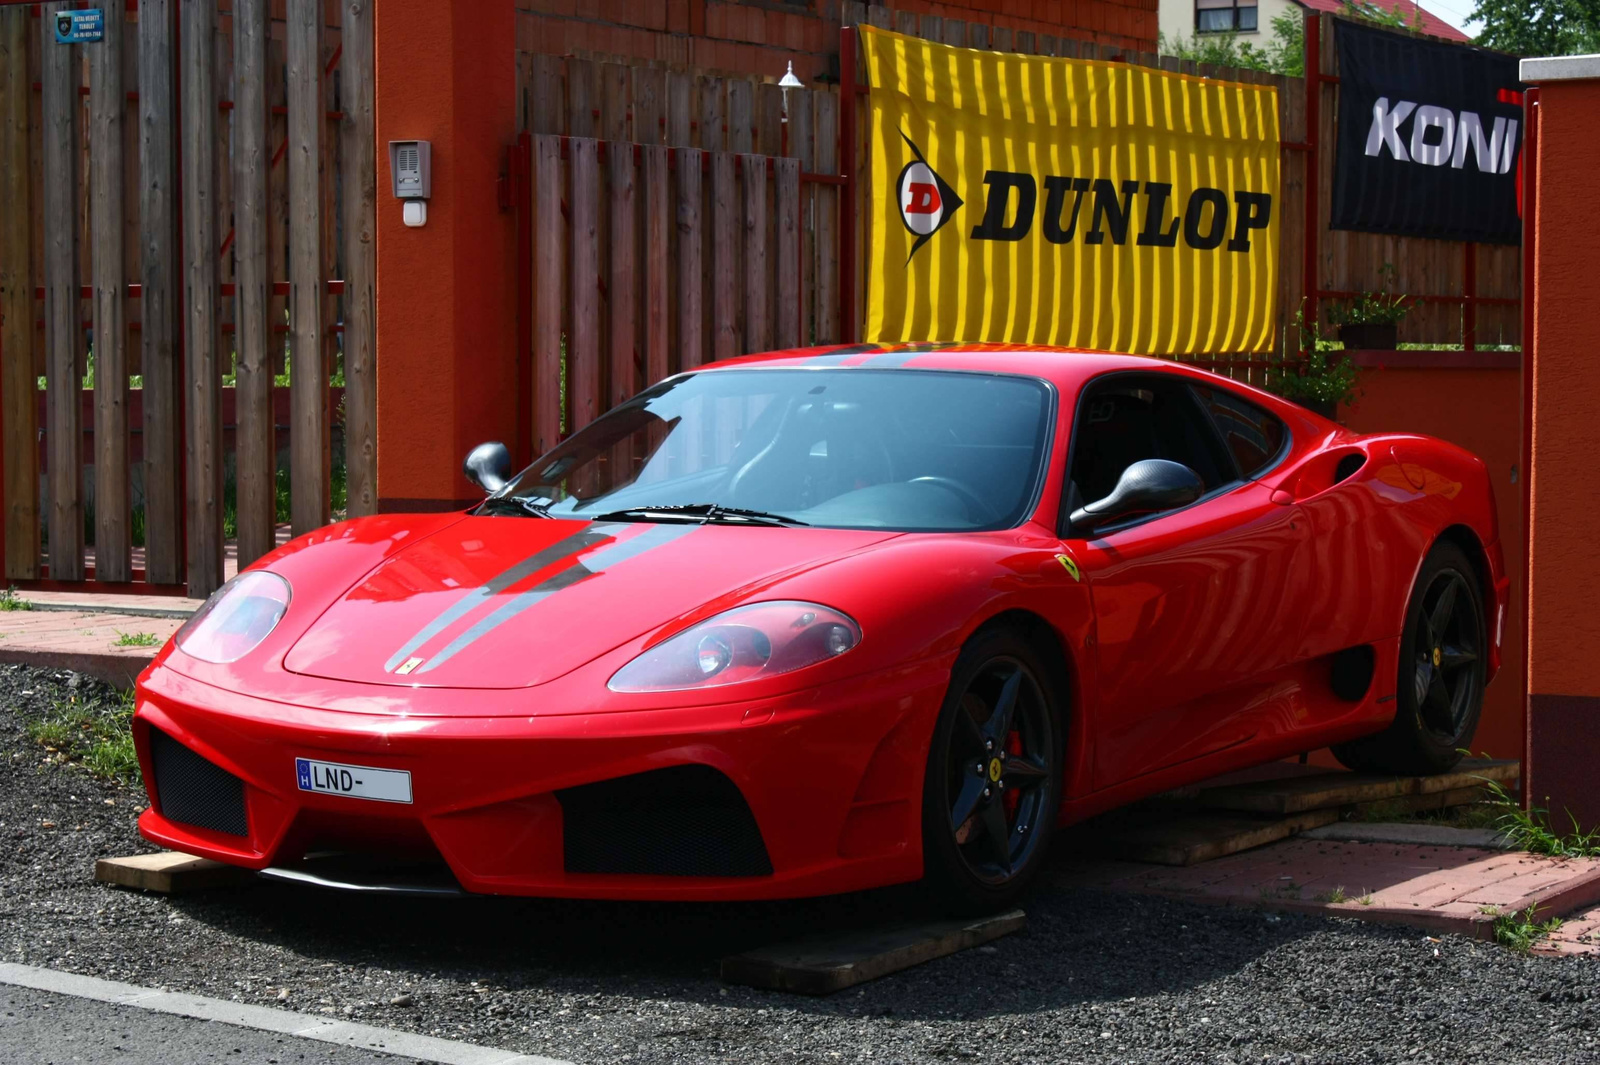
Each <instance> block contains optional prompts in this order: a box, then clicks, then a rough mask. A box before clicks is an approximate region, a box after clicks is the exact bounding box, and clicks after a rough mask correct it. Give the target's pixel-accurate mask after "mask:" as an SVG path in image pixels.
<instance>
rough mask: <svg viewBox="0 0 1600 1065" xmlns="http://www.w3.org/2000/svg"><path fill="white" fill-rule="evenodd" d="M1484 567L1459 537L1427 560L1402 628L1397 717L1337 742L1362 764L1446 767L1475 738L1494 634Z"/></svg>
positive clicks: (1369, 767) (1366, 768)
mask: <svg viewBox="0 0 1600 1065" xmlns="http://www.w3.org/2000/svg"><path fill="white" fill-rule="evenodd" d="M1487 635H1488V634H1487V632H1486V625H1485V619H1484V614H1483V593H1482V590H1481V589H1480V587H1479V584H1478V575H1477V571H1476V570H1475V569H1474V568H1473V565H1472V562H1471V560H1469V559H1468V558H1467V556H1466V553H1465V552H1463V551H1462V550H1461V548H1459V547H1457V546H1456V545H1455V544H1452V543H1448V542H1440V543H1437V544H1435V545H1434V547H1433V550H1432V551H1429V552H1428V557H1427V558H1426V559H1424V560H1423V563H1422V571H1421V572H1420V573H1418V574H1417V581H1416V584H1415V585H1414V586H1413V587H1412V589H1411V599H1410V602H1409V603H1408V604H1407V606H1406V619H1405V629H1404V630H1403V632H1402V633H1401V636H1400V677H1399V681H1398V683H1397V685H1396V687H1395V715H1394V721H1393V722H1391V723H1390V725H1389V727H1388V728H1387V729H1385V730H1384V731H1382V732H1379V733H1376V734H1375V735H1372V736H1364V737H1362V738H1361V739H1359V740H1354V741H1352V742H1350V743H1344V744H1339V745H1338V746H1336V747H1334V748H1333V754H1334V757H1336V758H1338V759H1339V761H1341V762H1343V763H1344V764H1345V765H1347V766H1349V767H1350V768H1351V769H1354V770H1356V771H1358V772H1363V773H1393V774H1397V775H1400V776H1427V775H1429V774H1433V773H1443V772H1445V771H1446V770H1448V769H1450V768H1451V767H1453V766H1454V765H1455V764H1456V763H1457V762H1459V761H1460V760H1461V755H1462V750H1463V749H1465V748H1467V747H1469V746H1471V744H1472V736H1473V733H1474V732H1476V731H1477V728H1478V715H1479V714H1480V713H1481V712H1482V710H1483V689H1484V685H1485V684H1486V683H1487V682H1486V680H1485V677H1486V675H1487V664H1488V663H1487V659H1488V639H1487Z"/></svg>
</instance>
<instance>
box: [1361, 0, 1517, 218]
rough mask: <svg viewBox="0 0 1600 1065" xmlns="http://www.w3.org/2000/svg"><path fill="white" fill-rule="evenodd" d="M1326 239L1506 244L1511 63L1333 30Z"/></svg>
mask: <svg viewBox="0 0 1600 1065" xmlns="http://www.w3.org/2000/svg"><path fill="white" fill-rule="evenodd" d="M1337 25H1338V30H1337V31H1336V33H1337V36H1338V45H1339V138H1338V152H1337V155H1336V156H1335V159H1334V171H1333V214H1332V218H1331V221H1330V225H1331V227H1332V228H1334V229H1359V230H1365V231H1367V232H1372V233H1393V234H1397V235H1401V236H1408V237H1435V238H1437V239H1440V240H1470V241H1478V242H1481V243H1484V244H1516V243H1517V242H1518V241H1520V240H1521V239H1522V220H1521V218H1520V217H1519V214H1518V199H1517V192H1518V187H1519V182H1518V180H1517V174H1518V171H1519V165H1518V164H1519V159H1520V154H1521V148H1522V139H1521V138H1522V83H1521V82H1519V81H1518V80H1517V60H1516V59H1515V58H1513V57H1511V56H1505V55H1497V54H1495V53H1492V52H1482V51H1478V50H1476V49H1473V48H1467V47H1464V46H1462V45H1452V44H1444V43H1441V42H1436V41H1427V40H1422V39H1420V38H1416V37H1408V36H1405V35H1404V34H1399V33H1390V32H1388V31H1385V30H1379V29H1371V28H1368V27H1366V26H1359V25H1356V24H1354V23H1351V22H1344V21H1340V22H1339V23H1337Z"/></svg>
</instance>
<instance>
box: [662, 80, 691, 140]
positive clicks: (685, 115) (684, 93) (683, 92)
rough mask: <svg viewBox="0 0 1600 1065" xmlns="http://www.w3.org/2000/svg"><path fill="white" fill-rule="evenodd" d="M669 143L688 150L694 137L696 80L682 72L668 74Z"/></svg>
mask: <svg viewBox="0 0 1600 1065" xmlns="http://www.w3.org/2000/svg"><path fill="white" fill-rule="evenodd" d="M667 143H668V144H669V145H671V146H672V147H674V148H688V147H690V146H692V145H693V144H694V143H695V136H694V78H693V77H691V76H690V75H688V74H686V73H684V72H683V71H681V70H674V71H671V72H669V73H668V74H667Z"/></svg>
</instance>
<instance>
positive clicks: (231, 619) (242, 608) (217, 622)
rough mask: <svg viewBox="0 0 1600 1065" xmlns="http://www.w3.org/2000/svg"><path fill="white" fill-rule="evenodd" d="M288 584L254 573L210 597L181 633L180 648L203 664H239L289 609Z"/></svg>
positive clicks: (263, 574) (236, 579)
mask: <svg viewBox="0 0 1600 1065" xmlns="http://www.w3.org/2000/svg"><path fill="white" fill-rule="evenodd" d="M289 595H290V592H289V582H288V581H286V580H284V579H283V578H282V577H280V576H278V575H277V574H276V573H268V572H267V571H266V570H251V571H249V572H247V573H241V574H239V575H238V576H237V577H235V578H234V579H233V580H231V581H229V582H228V583H227V584H224V585H223V586H222V587H221V588H218V589H217V590H216V591H215V592H212V593H211V598H210V599H207V600H206V602H205V605H204V606H202V607H201V608H200V609H199V610H198V611H196V612H195V615H194V617H192V618H190V619H189V620H188V621H186V622H184V623H183V628H181V629H179V630H178V647H179V648H180V649H181V650H182V651H183V653H184V654H186V655H189V656H190V657H193V658H198V659H200V660H201V661H204V662H216V663H218V664H225V663H228V662H237V661H238V660H239V659H241V658H243V657H244V656H245V655H247V654H249V653H250V652H251V651H254V650H255V649H256V648H257V647H258V646H260V644H261V641H262V640H265V639H266V638H267V635H268V634H269V633H271V632H272V630H273V629H274V628H276V627H277V625H278V622H279V621H281V620H283V614H284V611H286V610H288V609H289Z"/></svg>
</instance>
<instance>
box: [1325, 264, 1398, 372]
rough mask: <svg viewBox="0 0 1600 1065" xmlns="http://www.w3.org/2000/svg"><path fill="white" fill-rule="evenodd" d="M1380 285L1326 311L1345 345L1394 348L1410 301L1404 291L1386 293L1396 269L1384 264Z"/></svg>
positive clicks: (1374, 348)
mask: <svg viewBox="0 0 1600 1065" xmlns="http://www.w3.org/2000/svg"><path fill="white" fill-rule="evenodd" d="M1382 273H1383V287H1382V288H1381V289H1379V290H1378V291H1377V292H1363V293H1361V294H1359V295H1358V296H1356V297H1355V299H1353V300H1352V301H1351V302H1350V306H1348V307H1333V308H1331V309H1330V310H1329V311H1328V321H1330V322H1332V323H1333V324H1334V325H1335V326H1337V327H1338V328H1339V339H1340V341H1342V342H1343V343H1344V346H1345V347H1346V348H1347V349H1351V350H1357V349H1362V348H1365V349H1368V350H1371V351H1393V350H1394V349H1395V344H1396V342H1397V341H1398V339H1399V332H1400V319H1402V318H1404V317H1405V316H1406V312H1407V311H1409V310H1410V309H1411V301H1410V300H1409V299H1408V298H1407V297H1406V296H1404V295H1399V296H1394V295H1390V294H1389V284H1390V282H1392V281H1393V280H1394V279H1395V270H1394V267H1393V266H1390V265H1389V264H1388V263H1385V264H1384V265H1383V271H1382Z"/></svg>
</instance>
